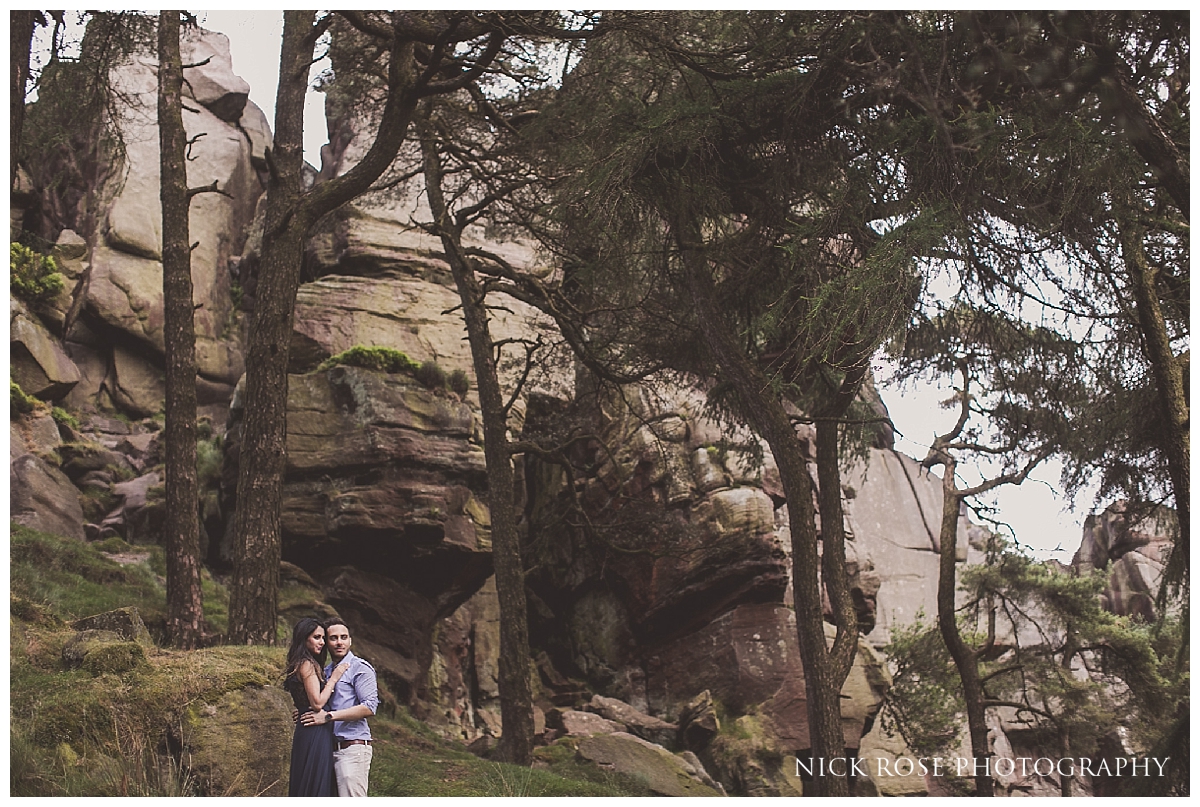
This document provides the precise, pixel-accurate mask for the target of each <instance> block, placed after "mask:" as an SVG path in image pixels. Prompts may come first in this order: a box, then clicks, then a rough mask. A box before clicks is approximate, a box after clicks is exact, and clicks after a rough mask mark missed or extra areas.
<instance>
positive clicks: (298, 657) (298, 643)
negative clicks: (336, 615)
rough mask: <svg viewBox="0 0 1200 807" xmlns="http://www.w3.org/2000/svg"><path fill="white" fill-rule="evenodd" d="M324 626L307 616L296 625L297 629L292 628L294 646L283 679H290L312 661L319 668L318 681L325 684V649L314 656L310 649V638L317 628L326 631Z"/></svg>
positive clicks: (290, 648) (289, 651)
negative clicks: (302, 666) (305, 663)
mask: <svg viewBox="0 0 1200 807" xmlns="http://www.w3.org/2000/svg"><path fill="white" fill-rule="evenodd" d="M324 627H325V626H324V625H322V624H321V623H320V622H318V621H317V620H316V619H314V618H313V617H311V616H306V617H304V618H303V619H301V620H300V621H299V622H297V623H296V627H294V628H292V644H291V647H289V648H288V654H287V669H286V672H284V674H283V677H284V678H288V677H290V676H291V675H292V674H294V673H295V672H296V671H297V670H299V669H300V665H301V664H303V663H304V662H305V661H311V662H312V663H313V664H314V665H315V666H316V668H317V679H318V680H319V681H320V682H321V683H322V684H323V683H325V648H324V647H322V648H321V652H320V653H318V654H316V655H313V652H312V651H311V650H309V649H308V637H309V636H312V633H313V631H315V630H316V629H317V628H321V629H324Z"/></svg>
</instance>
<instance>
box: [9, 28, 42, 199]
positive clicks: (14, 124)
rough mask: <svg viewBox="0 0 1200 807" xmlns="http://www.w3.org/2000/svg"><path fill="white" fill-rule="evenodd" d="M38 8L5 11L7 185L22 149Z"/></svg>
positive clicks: (14, 174) (11, 181) (12, 182)
mask: <svg viewBox="0 0 1200 807" xmlns="http://www.w3.org/2000/svg"><path fill="white" fill-rule="evenodd" d="M38 16H39V13H38V12H37V11H26V10H21V11H10V12H8V24H9V31H8V34H9V40H8V46H9V51H8V61H9V65H8V69H9V72H8V81H9V85H8V89H9V95H8V127H9V129H8V131H9V139H8V148H9V153H8V188H9V190H12V188H13V186H14V185H15V183H16V181H17V157H18V156H19V155H20V152H21V127H22V125H23V124H24V122H25V88H26V87H27V86H28V84H29V49H30V47H32V44H33V29H34V26H35V25H36V24H37V19H38Z"/></svg>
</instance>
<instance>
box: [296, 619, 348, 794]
mask: <svg viewBox="0 0 1200 807" xmlns="http://www.w3.org/2000/svg"><path fill="white" fill-rule="evenodd" d="M349 666H350V665H348V664H339V665H338V666H337V667H336V668H335V669H334V671H333V674H332V675H330V676H329V680H328V681H326V680H325V628H324V627H322V626H321V623H320V622H318V621H317V620H315V619H313V618H312V617H305V618H304V619H301V620H300V621H299V622H297V623H296V627H295V628H293V629H292V644H291V647H289V648H288V656H287V672H286V673H285V676H286V680H285V681H284V684H283V686H284V688H285V689H286V690H287V691H288V694H290V695H291V696H292V703H294V704H295V705H296V709H298V710H299V711H301V712H316V711H320V709H321V707H323V706H324V705H325V703H326V702H327V701H328V700H329V696H330V695H332V694H333V686H334V684H336V683H337V682H338V679H340V678H341V677H342V675H343V674H344V673H345V672H346V670H347V669H349ZM288 795H289V796H336V795H337V789H336V785H334V778H333V723H332V722H328V723H321V724H319V725H316V726H305V725H303V724H302V723H299V722H297V724H296V731H295V733H294V734H293V735H292V774H291V782H290V784H289V786H288Z"/></svg>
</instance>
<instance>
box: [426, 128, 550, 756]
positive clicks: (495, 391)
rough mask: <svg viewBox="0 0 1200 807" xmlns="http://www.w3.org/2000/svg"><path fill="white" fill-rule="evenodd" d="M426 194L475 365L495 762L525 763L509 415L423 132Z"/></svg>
mask: <svg viewBox="0 0 1200 807" xmlns="http://www.w3.org/2000/svg"><path fill="white" fill-rule="evenodd" d="M421 149H422V152H423V156H424V170H425V193H426V195H427V196H428V198H429V208H430V211H431V212H432V213H433V221H434V227H435V228H436V230H437V233H438V235H439V236H440V237H441V240H442V248H443V249H444V250H445V251H446V260H447V262H448V263H449V264H450V271H451V273H452V274H453V275H454V282H455V285H457V286H458V294H459V297H460V298H461V299H462V309H463V320H464V321H465V322H466V326H467V341H468V342H469V343H470V345H471V359H472V361H473V363H474V367H475V383H476V386H477V388H478V391H479V408H480V412H481V414H482V417H483V453H484V458H485V461H486V463H487V475H488V509H489V511H490V513H491V523H492V561H493V563H494V564H495V569H496V592H497V596H498V597H499V600H500V662H499V664H500V680H499V682H498V683H499V687H500V718H501V721H502V723H503V726H504V731H503V734H502V735H501V738H500V748H499V757H500V759H502V760H504V761H506V762H511V763H513V764H516V765H528V764H530V762H531V761H532V759H533V757H532V755H533V692H532V690H531V688H530V684H529V673H530V655H529V624H528V617H527V609H526V603H525V568H524V565H523V563H522V561H521V542H520V536H519V534H518V532H517V511H516V507H515V505H514V503H513V493H514V489H513V485H514V478H513V467H512V453H511V451H510V448H509V441H508V423H507V412H506V410H505V407H504V397H503V394H502V392H501V390H500V380H499V378H498V377H497V374H496V362H495V359H494V357H493V345H492V337H491V332H490V328H489V324H488V313H487V308H486V306H485V304H484V303H485V293H484V290H483V288H482V286H481V285H480V283H479V280H478V279H477V278H476V277H475V272H474V271H473V269H472V268H471V262H470V259H469V258H468V257H467V256H466V254H465V253H464V252H463V249H462V228H461V227H460V226H458V225H457V224H456V223H455V222H454V221H452V220H451V214H450V212H449V211H448V209H447V207H446V201H445V198H444V196H443V194H442V172H441V165H440V163H439V159H438V152H437V145H436V143H434V142H433V140H432V139H431V138H427V137H423V138H422V140H421Z"/></svg>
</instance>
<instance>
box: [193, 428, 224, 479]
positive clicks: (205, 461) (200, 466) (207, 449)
mask: <svg viewBox="0 0 1200 807" xmlns="http://www.w3.org/2000/svg"><path fill="white" fill-rule="evenodd" d="M223 460H224V453H223V452H222V450H221V437H220V435H218V436H216V437H214V438H213V439H211V440H200V441H198V442H197V443H196V481H197V483H198V484H199V486H200V488H201V489H203V488H209V487H213V488H215V487H216V486H217V484H218V483H219V482H220V481H221V463H222V461H223Z"/></svg>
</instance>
